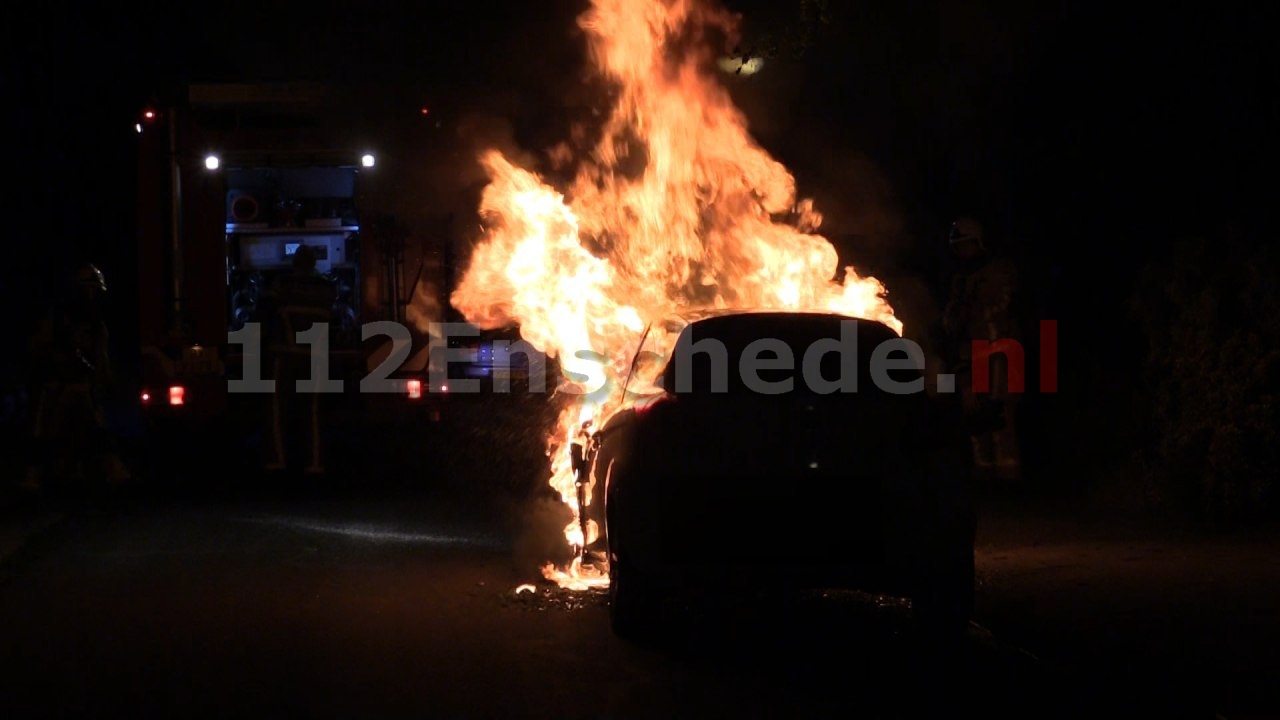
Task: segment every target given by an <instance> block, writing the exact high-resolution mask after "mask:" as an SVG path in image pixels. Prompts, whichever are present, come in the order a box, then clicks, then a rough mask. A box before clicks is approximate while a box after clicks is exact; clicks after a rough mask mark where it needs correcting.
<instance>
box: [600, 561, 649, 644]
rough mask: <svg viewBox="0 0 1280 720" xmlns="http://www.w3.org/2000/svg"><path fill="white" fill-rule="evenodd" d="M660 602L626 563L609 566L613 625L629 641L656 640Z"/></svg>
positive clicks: (615, 630)
mask: <svg viewBox="0 0 1280 720" xmlns="http://www.w3.org/2000/svg"><path fill="white" fill-rule="evenodd" d="M657 605H658V603H657V600H656V598H655V597H654V595H653V593H652V591H651V590H650V589H649V588H648V587H646V586H645V585H644V583H643V580H642V579H641V578H639V577H636V576H634V575H633V573H632V571H631V569H630V568H627V567H626V565H625V564H624V563H621V562H617V561H615V562H612V563H610V565H609V622H610V624H611V625H612V627H613V632H614V634H616V635H617V636H618V637H621V638H624V639H626V640H633V641H638V640H644V639H652V637H653V630H654V629H655V628H656V626H657V615H658V612H657Z"/></svg>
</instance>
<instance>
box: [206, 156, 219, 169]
mask: <svg viewBox="0 0 1280 720" xmlns="http://www.w3.org/2000/svg"><path fill="white" fill-rule="evenodd" d="M221 165H222V160H220V159H219V158H218V156H217V155H206V156H205V158H204V166H205V167H206V168H208V169H210V170H217V169H218V167H219V166H221Z"/></svg>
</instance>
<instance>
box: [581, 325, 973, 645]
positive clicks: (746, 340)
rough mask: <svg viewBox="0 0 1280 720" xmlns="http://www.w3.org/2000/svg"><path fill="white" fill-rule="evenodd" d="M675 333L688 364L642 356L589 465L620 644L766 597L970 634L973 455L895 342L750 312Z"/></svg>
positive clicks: (595, 439) (591, 448)
mask: <svg viewBox="0 0 1280 720" xmlns="http://www.w3.org/2000/svg"><path fill="white" fill-rule="evenodd" d="M681 324H683V327H681ZM661 330H664V331H666V332H668V333H669V336H670V337H675V338H677V339H676V340H675V342H674V347H673V348H672V349H671V350H670V352H669V354H667V355H666V357H665V358H664V359H660V358H659V357H658V355H657V353H654V352H651V351H648V350H646V347H649V345H648V344H646V343H642V344H641V350H640V352H639V353H638V354H637V355H636V358H635V359H634V360H633V363H632V368H631V370H632V372H631V373H630V374H629V375H628V377H627V381H626V384H627V388H626V392H627V397H628V398H630V400H629V402H628V404H629V406H628V407H624V408H622V409H620V410H618V411H617V412H614V413H612V414H611V415H610V416H609V418H608V420H607V421H606V422H605V423H604V425H603V426H602V427H601V428H600V429H599V431H598V432H596V433H594V434H593V435H592V436H591V438H590V441H589V443H588V444H587V445H586V446H584V452H583V453H582V462H581V463H580V467H581V468H582V470H581V474H580V477H581V478H582V482H583V483H584V485H585V486H586V487H587V488H588V489H589V490H590V492H589V493H587V494H586V495H587V496H588V497H594V498H595V499H594V501H590V500H589V501H588V502H587V503H584V513H583V517H584V518H587V519H590V520H591V521H592V522H594V523H598V525H599V527H600V531H599V533H598V537H599V539H598V540H597V542H596V544H595V546H592V547H589V548H588V550H589V551H590V550H592V549H593V548H595V547H598V548H599V549H600V551H601V554H604V553H607V559H606V562H607V567H608V575H609V595H610V603H609V607H610V615H611V620H612V624H613V628H614V630H615V631H616V632H617V633H618V634H619V635H622V636H638V635H644V634H646V633H647V631H648V630H650V629H652V628H653V627H654V622H655V621H656V620H657V619H658V618H659V617H660V616H661V613H662V612H663V610H664V607H665V606H664V602H665V600H666V599H669V598H672V597H680V596H684V597H689V596H696V597H704V596H714V595H717V594H723V593H741V592H744V591H749V590H751V589H752V588H759V587H761V586H767V587H770V588H777V589H848V590H861V591H867V592H875V593H881V594H885V595H897V596H901V597H906V598H910V599H911V601H912V605H913V612H914V615H915V617H916V618H917V619H918V620H919V621H920V622H921V623H922V624H923V626H924V627H925V628H927V629H928V630H930V631H939V632H945V633H955V632H962V631H963V629H964V628H965V627H967V624H968V620H969V617H970V614H971V612H972V607H973V594H974V564H973V543H974V526H975V521H974V510H973V506H972V498H971V495H970V492H969V490H970V488H969V483H968V478H969V475H968V466H967V464H966V460H965V458H966V457H967V456H966V452H967V446H966V444H965V443H967V438H966V437H965V436H964V434H963V430H962V425H961V423H960V422H959V421H958V419H957V418H956V416H955V415H954V414H951V413H949V408H950V405H948V404H946V403H945V402H944V399H943V396H941V395H932V396H931V395H930V394H928V393H926V391H925V390H924V387H923V373H922V370H921V369H920V368H921V367H922V365H920V364H916V363H914V362H912V361H910V359H909V358H908V359H907V361H905V362H904V359H903V357H902V353H901V352H899V353H898V354H897V355H895V354H894V352H893V350H894V348H898V349H900V350H901V349H905V348H906V347H907V346H905V345H896V346H895V345H892V343H895V342H901V339H900V338H899V336H898V334H897V333H896V332H895V330H894V329H892V328H890V327H888V326H886V325H885V324H882V323H880V322H875V321H870V320H864V319H857V318H852V317H849V316H845V315H840V314H832V313H822V312H789V311H788V312H782V311H738V312H711V313H704V314H702V315H699V316H694V317H690V318H684V319H682V320H680V321H677V322H676V323H675V324H668V326H666V327H665V328H661ZM650 332H654V329H653V328H652V327H651V329H650ZM886 344H889V345H886ZM646 354H647V356H646ZM913 383H914V384H913ZM911 388H916V389H911ZM677 591H678V592H677Z"/></svg>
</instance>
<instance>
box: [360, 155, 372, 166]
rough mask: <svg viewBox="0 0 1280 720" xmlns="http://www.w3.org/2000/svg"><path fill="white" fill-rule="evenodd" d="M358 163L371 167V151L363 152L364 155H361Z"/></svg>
mask: <svg viewBox="0 0 1280 720" xmlns="http://www.w3.org/2000/svg"><path fill="white" fill-rule="evenodd" d="M360 165H361V166H362V167H367V168H370V167H373V155H372V154H371V153H365V154H364V155H361V156H360Z"/></svg>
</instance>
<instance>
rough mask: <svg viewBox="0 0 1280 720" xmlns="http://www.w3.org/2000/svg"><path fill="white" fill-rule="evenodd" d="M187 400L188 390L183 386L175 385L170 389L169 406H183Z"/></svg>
mask: <svg viewBox="0 0 1280 720" xmlns="http://www.w3.org/2000/svg"><path fill="white" fill-rule="evenodd" d="M186 400H187V389H186V388H184V387H182V386H181V385H173V386H171V387H170V388H169V404H170V405H182V404H184V403H185V402H186Z"/></svg>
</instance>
